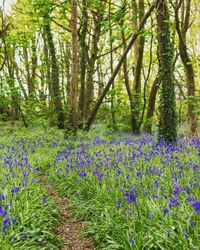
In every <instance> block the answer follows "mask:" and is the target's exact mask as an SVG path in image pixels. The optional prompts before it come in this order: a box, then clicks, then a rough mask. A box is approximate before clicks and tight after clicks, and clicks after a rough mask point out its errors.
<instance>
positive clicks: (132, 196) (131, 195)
mask: <svg viewBox="0 0 200 250" xmlns="http://www.w3.org/2000/svg"><path fill="white" fill-rule="evenodd" d="M136 199H137V196H136V191H135V189H134V188H132V189H131V190H130V191H129V192H126V193H125V194H124V200H125V201H127V202H128V203H132V202H136Z"/></svg>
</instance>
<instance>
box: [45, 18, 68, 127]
mask: <svg viewBox="0 0 200 250" xmlns="http://www.w3.org/2000/svg"><path fill="white" fill-rule="evenodd" d="M45 19H46V20H47V19H48V17H47V18H45ZM46 22H47V21H46ZM44 30H45V33H46V35H47V42H48V47H49V53H50V57H51V86H52V90H53V103H54V107H55V112H56V113H57V125H58V128H59V129H63V128H64V113H63V108H62V102H61V97H60V88H59V69H58V65H57V59H56V51H55V47H54V43H53V36H52V33H51V29H50V24H49V23H48V22H47V23H46V25H45V27H44Z"/></svg>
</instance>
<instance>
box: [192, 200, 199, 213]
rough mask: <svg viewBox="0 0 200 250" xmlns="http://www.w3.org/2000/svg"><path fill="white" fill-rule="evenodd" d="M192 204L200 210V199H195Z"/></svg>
mask: <svg viewBox="0 0 200 250" xmlns="http://www.w3.org/2000/svg"><path fill="white" fill-rule="evenodd" d="M192 206H193V208H194V209H195V210H196V211H200V201H195V202H194V203H193V204H192Z"/></svg>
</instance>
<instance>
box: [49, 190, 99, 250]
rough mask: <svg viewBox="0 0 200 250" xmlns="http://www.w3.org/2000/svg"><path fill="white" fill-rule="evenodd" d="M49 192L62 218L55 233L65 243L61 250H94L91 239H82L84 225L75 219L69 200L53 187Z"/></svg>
mask: <svg viewBox="0 0 200 250" xmlns="http://www.w3.org/2000/svg"><path fill="white" fill-rule="evenodd" d="M48 192H49V194H50V195H51V196H52V198H53V199H54V201H55V202H56V204H57V207H58V212H59V213H60V216H61V224H60V225H58V226H57V227H56V228H55V229H54V232H55V233H56V234H57V235H58V236H59V237H61V238H62V239H63V241H64V246H62V247H61V250H94V249H95V247H94V244H93V243H92V241H91V239H83V238H81V237H80V231H81V230H82V229H83V228H84V223H83V222H78V221H76V220H75V219H74V218H73V215H72V211H71V209H70V208H69V206H68V204H69V203H68V200H67V199H66V198H63V197H60V196H59V194H58V192H57V191H56V190H54V189H53V188H52V187H49V186H48Z"/></svg>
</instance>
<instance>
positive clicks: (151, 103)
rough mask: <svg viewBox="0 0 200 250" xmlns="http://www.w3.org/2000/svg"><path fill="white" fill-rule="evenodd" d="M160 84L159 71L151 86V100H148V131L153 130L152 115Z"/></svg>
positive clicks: (145, 127) (146, 129) (146, 127)
mask: <svg viewBox="0 0 200 250" xmlns="http://www.w3.org/2000/svg"><path fill="white" fill-rule="evenodd" d="M159 86H160V77H159V73H158V75H157V76H156V78H155V80H154V82H153V85H152V87H151V92H150V95H149V100H148V108H147V115H146V122H145V125H144V131H146V132H148V133H151V132H152V117H153V114H154V110H155V103H156V95H157V92H158V88H159Z"/></svg>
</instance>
